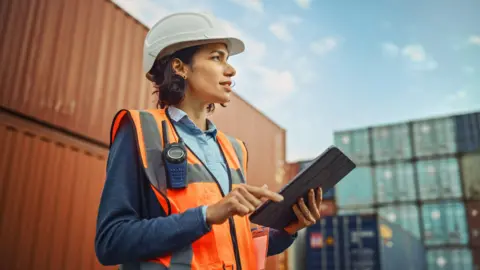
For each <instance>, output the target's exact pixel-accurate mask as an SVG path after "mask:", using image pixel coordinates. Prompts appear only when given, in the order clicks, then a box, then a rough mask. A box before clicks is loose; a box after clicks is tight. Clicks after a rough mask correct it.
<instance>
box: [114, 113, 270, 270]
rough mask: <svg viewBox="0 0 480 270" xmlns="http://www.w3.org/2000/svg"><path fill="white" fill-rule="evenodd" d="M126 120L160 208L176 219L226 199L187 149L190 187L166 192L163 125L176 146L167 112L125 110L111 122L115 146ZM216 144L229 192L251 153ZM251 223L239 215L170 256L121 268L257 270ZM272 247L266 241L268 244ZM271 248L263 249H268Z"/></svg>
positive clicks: (223, 139)
mask: <svg viewBox="0 0 480 270" xmlns="http://www.w3.org/2000/svg"><path fill="white" fill-rule="evenodd" d="M125 116H127V117H128V118H129V119H130V120H131V122H132V123H133V124H134V125H133V126H134V127H135V131H136V141H137V146H138V152H139V154H140V158H141V161H142V164H143V168H144V171H145V174H146V176H147V178H148V180H149V182H150V187H151V188H152V190H153V191H154V193H155V195H156V198H157V199H158V203H159V204H160V205H161V207H162V208H163V210H164V211H165V213H167V215H171V214H178V213H182V212H184V211H186V210H187V209H190V208H193V207H198V206H201V205H211V204H214V203H216V202H218V201H219V200H221V199H222V197H223V196H224V194H223V192H222V190H221V189H220V185H219V184H218V181H217V179H215V177H214V176H213V174H211V173H210V172H209V170H208V169H207V168H206V166H205V165H204V164H203V163H202V162H201V161H200V160H199V159H198V158H197V156H196V155H195V154H194V153H193V152H192V151H191V150H190V149H189V148H188V146H187V163H188V165H187V186H186V188H184V189H170V188H168V187H167V177H166V174H165V168H164V166H165V165H164V161H163V159H162V158H161V156H162V155H161V152H162V149H163V147H164V145H163V135H162V134H163V133H162V132H163V130H162V122H163V121H164V120H165V121H166V123H167V125H166V126H167V129H168V138H169V143H171V142H178V134H177V133H176V131H175V129H174V127H173V125H172V123H171V121H170V119H169V118H168V116H167V113H166V110H165V109H161V110H121V111H119V112H118V113H117V115H116V116H115V118H114V120H113V124H112V129H111V141H110V143H113V141H114V140H115V135H116V133H117V130H118V127H119V125H120V121H121V120H122V119H123V118H124V117H125ZM217 143H218V144H219V146H220V149H221V151H222V153H223V155H224V158H225V160H226V162H227V165H228V168H229V170H228V176H229V181H230V191H231V190H232V188H235V187H236V186H237V185H239V184H242V183H245V180H246V171H247V149H246V147H245V145H244V144H243V142H242V141H240V140H238V139H236V138H233V137H230V136H227V135H225V134H224V133H222V132H220V131H218V132H217ZM250 226H251V224H250V221H249V220H248V218H247V217H238V216H235V217H233V218H230V219H229V220H228V221H226V222H225V223H223V224H220V225H212V226H211V231H210V232H208V233H207V234H205V235H203V236H202V237H200V238H199V239H198V240H196V241H195V242H193V243H192V244H191V245H189V246H186V247H184V248H183V249H182V250H178V251H175V252H173V253H171V254H169V255H166V256H163V257H158V258H152V259H150V260H148V261H145V262H138V263H135V264H131V265H130V264H129V265H122V266H121V269H125V270H127V269H128V270H130V269H142V270H143V269H149V270H157V269H172V270H173V269H245V270H254V269H257V259H259V258H257V257H256V256H257V255H256V248H255V245H254V240H253V235H252V231H251V230H250ZM267 245H268V241H267ZM266 248H267V246H265V249H266Z"/></svg>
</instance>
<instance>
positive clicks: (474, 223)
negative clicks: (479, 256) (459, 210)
mask: <svg viewBox="0 0 480 270" xmlns="http://www.w3.org/2000/svg"><path fill="white" fill-rule="evenodd" d="M466 207H467V222H468V229H469V231H470V245H471V246H473V247H476V248H480V201H470V202H466Z"/></svg>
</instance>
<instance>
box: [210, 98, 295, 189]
mask: <svg viewBox="0 0 480 270" xmlns="http://www.w3.org/2000/svg"><path fill="white" fill-rule="evenodd" d="M211 119H212V121H214V122H215V125H216V126H217V127H218V128H219V129H221V130H222V131H223V132H225V133H227V134H230V135H232V136H235V137H238V138H239V139H241V140H243V141H245V143H246V145H247V148H248V180H247V181H248V182H249V183H250V184H252V185H263V184H267V185H268V187H269V188H270V189H272V190H275V191H277V190H279V189H280V188H281V187H282V186H283V182H284V174H285V172H284V164H285V144H286V137H285V136H286V133H285V130H284V129H282V128H280V127H279V126H277V125H276V124H275V123H274V122H272V121H271V120H270V119H269V118H267V117H265V116H263V115H262V114H261V113H260V112H258V111H257V110H256V109H255V108H253V107H252V106H251V105H250V104H248V103H247V102H246V101H244V100H242V99H240V98H238V97H235V98H233V99H232V102H231V103H229V104H228V107H227V108H222V107H221V106H217V107H216V109H215V112H214V113H213V115H212V117H211ZM247 127H248V128H247ZM253 130H254V131H255V132H252V131H253Z"/></svg>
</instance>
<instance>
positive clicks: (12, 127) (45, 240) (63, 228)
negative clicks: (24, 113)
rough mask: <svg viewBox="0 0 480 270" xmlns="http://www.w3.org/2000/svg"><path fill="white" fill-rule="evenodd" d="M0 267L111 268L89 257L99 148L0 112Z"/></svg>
mask: <svg viewBox="0 0 480 270" xmlns="http://www.w3.org/2000/svg"><path fill="white" fill-rule="evenodd" d="M0 138H1V139H2V142H6V144H5V145H6V146H7V149H6V151H2V156H1V159H0V164H1V168H2V170H1V174H2V179H3V182H2V185H1V204H0V210H1V213H2V219H1V223H0V238H1V239H2V241H1V245H0V249H1V252H0V253H1V254H2V257H3V258H4V259H3V260H1V261H0V268H1V269H33V268H35V269H114V268H113V267H110V268H109V267H102V266H101V265H100V264H99V263H98V262H97V259H96V257H95V253H94V244H93V239H94V236H95V224H96V214H97V209H98V203H99V198H100V193H101V190H102V187H103V182H104V173H105V172H104V171H105V158H106V155H107V152H106V150H105V149H102V148H98V147H95V146H92V145H89V144H86V143H83V142H80V141H77V140H74V139H71V138H68V137H66V136H64V135H61V134H59V133H55V132H52V131H50V130H47V129H45V128H41V127H39V126H36V125H32V124H30V123H27V122H24V121H23V120H19V119H18V118H13V117H11V116H7V115H6V114H3V113H0Z"/></svg>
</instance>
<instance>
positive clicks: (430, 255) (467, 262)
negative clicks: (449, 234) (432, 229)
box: [427, 248, 474, 270]
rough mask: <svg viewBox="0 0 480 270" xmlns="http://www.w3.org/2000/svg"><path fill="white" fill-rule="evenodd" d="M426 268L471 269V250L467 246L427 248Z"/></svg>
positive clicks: (443, 269) (433, 269) (430, 269)
mask: <svg viewBox="0 0 480 270" xmlns="http://www.w3.org/2000/svg"><path fill="white" fill-rule="evenodd" d="M427 263H428V270H473V269H474V268H473V260H472V252H471V250H469V249H468V248H439V249H429V250H427Z"/></svg>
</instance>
